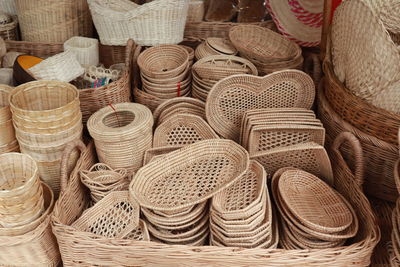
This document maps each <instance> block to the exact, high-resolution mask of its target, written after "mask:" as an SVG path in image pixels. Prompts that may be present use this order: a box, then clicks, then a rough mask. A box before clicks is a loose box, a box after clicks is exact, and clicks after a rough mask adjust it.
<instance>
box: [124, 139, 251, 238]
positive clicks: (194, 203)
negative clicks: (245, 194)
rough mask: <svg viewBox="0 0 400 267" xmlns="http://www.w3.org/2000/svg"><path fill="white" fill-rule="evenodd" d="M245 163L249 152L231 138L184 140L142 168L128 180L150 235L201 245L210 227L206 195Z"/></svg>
mask: <svg viewBox="0 0 400 267" xmlns="http://www.w3.org/2000/svg"><path fill="white" fill-rule="evenodd" d="M248 166H249V160H248V153H247V152H246V151H245V150H244V149H243V148H242V147H241V146H239V145H238V144H236V143H234V142H232V141H230V140H221V139H212V140H204V141H199V142H197V143H194V144H191V145H187V146H185V147H183V148H181V149H179V150H177V151H173V152H170V153H169V154H168V156H165V157H162V158H157V159H154V160H153V161H151V162H150V163H149V164H147V165H145V166H144V167H143V168H141V169H140V170H139V171H138V172H137V174H136V176H135V179H134V180H133V181H132V183H131V185H130V188H129V190H130V194H131V197H132V198H134V199H137V200H138V201H139V203H140V205H141V207H142V211H143V214H144V215H145V217H146V220H147V221H149V231H150V233H151V235H152V236H153V239H154V240H158V241H162V242H165V243H169V244H185V245H203V244H205V243H206V242H207V237H208V233H209V225H208V216H209V212H208V205H207V200H208V199H209V198H211V197H212V196H213V195H215V194H217V193H218V192H220V191H221V190H223V189H224V188H226V187H228V186H230V185H231V184H233V183H234V182H235V181H236V180H238V179H239V177H241V175H242V174H244V173H245V171H246V169H247V168H248Z"/></svg>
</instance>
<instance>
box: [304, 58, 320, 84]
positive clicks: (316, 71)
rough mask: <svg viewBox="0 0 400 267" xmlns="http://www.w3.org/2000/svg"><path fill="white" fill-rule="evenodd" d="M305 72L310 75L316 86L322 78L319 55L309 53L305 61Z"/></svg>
mask: <svg viewBox="0 0 400 267" xmlns="http://www.w3.org/2000/svg"><path fill="white" fill-rule="evenodd" d="M304 72H305V73H308V74H309V75H310V76H311V77H312V79H313V80H314V83H315V84H316V85H318V84H319V82H320V81H321V78H322V70H321V62H320V61H319V57H318V55H317V54H314V53H309V54H308V55H307V56H306V58H305V59H304Z"/></svg>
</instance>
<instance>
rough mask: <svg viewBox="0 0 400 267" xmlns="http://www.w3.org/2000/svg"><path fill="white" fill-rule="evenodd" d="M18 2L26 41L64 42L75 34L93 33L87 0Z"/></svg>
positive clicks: (27, 0)
mask: <svg viewBox="0 0 400 267" xmlns="http://www.w3.org/2000/svg"><path fill="white" fill-rule="evenodd" d="M15 4H16V7H17V13H18V20H19V23H20V28H21V33H22V40H24V41H29V42H49V43H57V42H61V43H63V42H65V41H66V40H68V39H69V38H71V37H72V36H88V37H90V36H91V35H92V34H93V26H92V25H93V24H92V21H91V16H90V12H89V7H88V5H87V2H86V1H85V0H72V1H70V0H62V1H57V2H53V1H49V0H40V1H35V2H33V1H29V0H16V1H15ZM43 7H46V8H45V9H44V8H43Z"/></svg>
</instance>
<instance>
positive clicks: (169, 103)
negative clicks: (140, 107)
mask: <svg viewBox="0 0 400 267" xmlns="http://www.w3.org/2000/svg"><path fill="white" fill-rule="evenodd" d="M180 103H183V104H186V103H188V104H193V105H195V106H198V107H199V108H202V109H203V110H204V109H205V103H204V102H202V101H200V100H198V99H194V98H191V97H175V98H171V99H169V100H167V101H165V102H163V103H162V104H161V105H159V106H158V108H157V109H156V110H155V111H154V112H153V116H154V121H155V122H156V123H157V120H158V117H159V116H160V114H161V113H162V112H163V111H164V109H166V108H169V107H173V106H175V105H177V104H180Z"/></svg>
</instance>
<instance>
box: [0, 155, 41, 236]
mask: <svg viewBox="0 0 400 267" xmlns="http://www.w3.org/2000/svg"><path fill="white" fill-rule="evenodd" d="M0 189H1V190H0V191H1V193H0V215H1V216H0V227H5V228H13V227H17V226H23V225H26V224H29V223H31V222H32V221H34V220H35V219H37V218H38V217H40V215H41V214H42V212H43V208H44V199H43V190H42V185H41V183H40V179H39V175H38V169H37V166H36V162H35V161H34V160H33V159H32V158H31V157H29V156H28V155H24V154H19V153H6V154H3V155H1V156H0Z"/></svg>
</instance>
